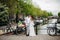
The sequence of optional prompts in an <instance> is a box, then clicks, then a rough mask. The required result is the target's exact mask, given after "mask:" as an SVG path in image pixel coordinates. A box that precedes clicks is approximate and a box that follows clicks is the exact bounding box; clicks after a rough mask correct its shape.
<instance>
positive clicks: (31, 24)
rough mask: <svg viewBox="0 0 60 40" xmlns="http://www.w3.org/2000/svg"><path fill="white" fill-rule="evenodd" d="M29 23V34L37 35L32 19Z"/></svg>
mask: <svg viewBox="0 0 60 40" xmlns="http://www.w3.org/2000/svg"><path fill="white" fill-rule="evenodd" d="M29 25H30V26H29V36H36V34H35V30H34V22H33V21H30V24H29Z"/></svg>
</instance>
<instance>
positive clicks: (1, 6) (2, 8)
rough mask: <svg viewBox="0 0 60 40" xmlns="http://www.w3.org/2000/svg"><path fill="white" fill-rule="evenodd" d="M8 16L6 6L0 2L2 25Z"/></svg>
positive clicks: (0, 20)
mask: <svg viewBox="0 0 60 40" xmlns="http://www.w3.org/2000/svg"><path fill="white" fill-rule="evenodd" d="M8 16H9V14H8V7H6V5H3V4H2V3H0V25H2V23H7V22H8Z"/></svg>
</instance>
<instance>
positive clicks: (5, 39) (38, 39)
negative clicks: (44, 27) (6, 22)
mask: <svg viewBox="0 0 60 40" xmlns="http://www.w3.org/2000/svg"><path fill="white" fill-rule="evenodd" d="M0 40H60V36H49V35H37V36H34V37H31V36H25V35H3V36H0Z"/></svg>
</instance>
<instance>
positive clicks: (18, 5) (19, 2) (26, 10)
mask: <svg viewBox="0 0 60 40" xmlns="http://www.w3.org/2000/svg"><path fill="white" fill-rule="evenodd" d="M0 2H2V3H3V4H6V5H7V7H8V8H9V10H8V11H9V14H10V15H13V14H16V13H20V14H24V15H27V14H31V15H33V16H42V17H48V16H51V15H52V13H49V12H47V11H44V10H41V9H40V8H38V7H35V6H34V5H33V4H32V2H31V0H0Z"/></svg>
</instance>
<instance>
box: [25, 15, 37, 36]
mask: <svg viewBox="0 0 60 40" xmlns="http://www.w3.org/2000/svg"><path fill="white" fill-rule="evenodd" d="M25 24H26V35H27V36H36V34H35V31H34V20H33V17H32V16H31V15H28V16H27V17H26V18H25Z"/></svg>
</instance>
